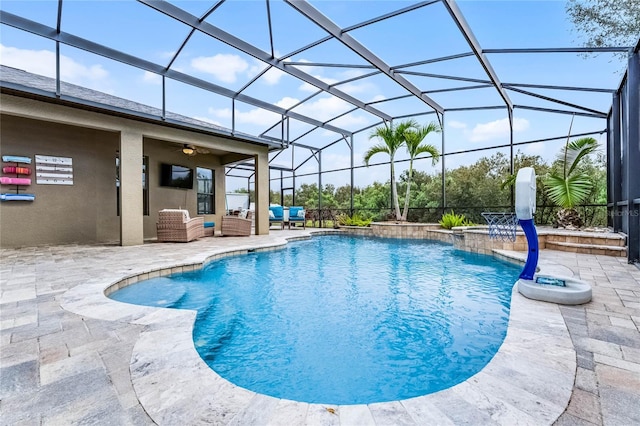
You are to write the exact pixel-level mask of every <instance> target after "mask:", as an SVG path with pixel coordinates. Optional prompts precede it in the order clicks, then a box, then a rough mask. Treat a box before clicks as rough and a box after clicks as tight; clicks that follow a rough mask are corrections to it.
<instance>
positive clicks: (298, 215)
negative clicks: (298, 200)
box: [289, 206, 307, 229]
mask: <svg viewBox="0 0 640 426" xmlns="http://www.w3.org/2000/svg"><path fill="white" fill-rule="evenodd" d="M306 214H307V212H306V211H305V210H304V207H300V206H291V207H289V229H291V224H293V227H294V228H295V227H296V223H301V224H302V227H303V228H304V229H307V218H306Z"/></svg>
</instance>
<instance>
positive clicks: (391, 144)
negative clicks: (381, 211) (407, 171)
mask: <svg viewBox="0 0 640 426" xmlns="http://www.w3.org/2000/svg"><path fill="white" fill-rule="evenodd" d="M416 125H417V123H416V122H415V121H414V120H408V121H403V122H401V123H400V124H398V125H397V126H396V125H394V124H393V123H389V124H387V123H386V122H385V124H384V126H378V127H376V128H375V129H373V132H372V133H371V135H369V139H373V138H377V139H380V140H381V141H382V142H380V143H378V144H376V145H374V146H372V147H371V148H369V149H368V150H367V152H365V153H364V164H366V165H367V166H368V165H369V160H371V157H373V156H374V155H376V154H380V153H384V154H387V155H389V166H390V167H391V182H390V185H391V202H392V203H393V207H394V208H395V212H396V219H397V220H401V219H402V216H401V215H400V205H399V203H398V189H397V187H396V174H395V165H394V158H395V155H396V152H397V151H398V149H399V148H400V147H401V146H402V145H404V143H405V132H406V131H407V130H409V129H411V128H413V127H415V126H416Z"/></svg>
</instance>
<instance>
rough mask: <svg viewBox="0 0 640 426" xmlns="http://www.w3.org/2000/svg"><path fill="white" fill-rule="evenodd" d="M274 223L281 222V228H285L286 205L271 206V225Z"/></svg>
mask: <svg viewBox="0 0 640 426" xmlns="http://www.w3.org/2000/svg"><path fill="white" fill-rule="evenodd" d="M272 223H279V224H280V229H284V207H282V206H269V226H271V224H272Z"/></svg>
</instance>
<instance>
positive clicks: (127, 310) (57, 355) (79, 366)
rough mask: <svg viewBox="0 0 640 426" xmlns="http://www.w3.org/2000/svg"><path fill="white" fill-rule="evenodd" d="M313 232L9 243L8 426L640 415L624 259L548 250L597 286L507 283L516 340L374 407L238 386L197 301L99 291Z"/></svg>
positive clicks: (638, 336) (637, 313)
mask: <svg viewBox="0 0 640 426" xmlns="http://www.w3.org/2000/svg"><path fill="white" fill-rule="evenodd" d="M312 231H313V230H306V231H305V230H300V229H296V230H290V231H288V230H284V231H272V232H271V234H270V235H268V236H251V237H248V238H247V237H232V238H219V237H216V238H204V239H202V240H199V241H195V242H191V243H188V244H171V243H164V244H161V243H153V244H145V245H144V246H135V247H119V246H108V245H96V246H83V245H67V246H47V247H34V248H23V249H1V250H0V256H1V257H0V261H1V263H0V284H1V294H0V344H1V346H0V349H1V352H0V399H1V400H0V422H1V423H2V424H3V425H5V424H6V425H37V424H46V425H49V424H51V425H53V424H110V425H112V424H123V425H125V424H135V425H138V424H139V425H145V424H154V423H159V424H170V425H173V424H181V425H183V424H198V423H207V422H208V423H210V424H224V423H228V424H238V425H253V424H255V425H263V424H281V425H293V424H323V425H324V424H343V425H365V424H378V425H387V424H536V425H537V424H550V423H553V422H555V423H556V424H558V425H578V424H584V425H589V424H606V425H609V424H612V425H613V424H617V425H633V424H640V331H639V328H640V270H638V269H637V268H636V267H634V266H631V265H627V264H626V261H625V260H624V259H621V258H614V257H606V256H592V255H581V254H575V253H565V252H555V251H542V252H541V256H540V258H541V260H540V266H541V268H542V269H543V270H546V271H558V272H559V273H563V274H564V275H566V274H567V273H570V272H572V273H573V274H574V275H575V276H576V277H579V278H581V279H583V280H586V281H588V282H590V283H591V284H592V285H593V301H592V302H591V303H589V304H586V305H582V306H574V307H569V306H559V307H558V306H557V305H554V304H548V303H543V302H536V301H530V300H528V299H525V298H524V297H522V296H521V295H519V294H518V293H514V295H513V300H512V311H511V317H510V324H509V332H508V335H507V338H506V339H505V343H504V344H503V346H502V347H501V349H500V351H499V352H498V354H496V356H495V357H494V359H493V360H492V361H491V363H490V364H489V365H488V366H487V367H486V368H485V369H484V370H483V371H481V372H480V373H478V374H477V375H476V376H474V377H472V378H470V379H469V380H467V381H466V382H464V383H461V384H460V385H457V386H455V387H454V388H451V389H448V390H445V391H442V392H438V393H436V394H432V395H428V396H425V397H420V398H412V399H409V400H404V401H400V402H393V403H382V404H370V405H368V406H367V405H356V406H339V407H329V406H323V405H320V404H305V403H298V402H294V401H286V400H278V399H276V398H271V397H268V396H265V395H259V394H255V393H253V392H249V391H246V390H244V389H241V388H238V387H235V386H233V385H232V384H230V383H228V382H226V381H225V380H223V379H221V378H219V376H217V374H215V373H214V372H213V371H211V370H209V369H208V368H207V367H206V365H204V363H203V362H202V361H201V360H200V359H199V357H198V356H197V353H196V352H195V349H194V348H193V342H192V340H191V333H190V330H191V325H192V322H193V318H194V314H193V312H190V311H178V310H168V309H155V308H149V307H140V306H133V305H126V304H120V303H117V302H113V301H111V300H110V299H107V298H106V297H104V295H103V294H102V290H104V289H105V288H106V287H108V286H109V285H110V284H113V283H115V282H118V281H120V280H121V279H122V278H124V277H128V276H136V275H138V274H142V273H148V272H149V271H159V270H162V269H165V268H171V267H174V266H175V265H192V264H197V263H201V262H203V261H204V260H205V259H207V258H210V257H211V256H215V255H217V254H220V253H223V252H225V251H229V250H233V251H240V252H241V251H243V250H247V249H250V248H257V247H263V248H267V247H274V246H279V245H282V244H284V243H285V239H286V238H288V237H301V236H306V235H309V233H310V232H312ZM506 254H508V255H511V256H520V257H522V256H524V254H523V253H515V252H511V253H506ZM189 267H190V266H187V268H189ZM136 279H137V278H135V279H132V280H133V281H135V280H136ZM574 379H575V380H574ZM569 397H570V399H569ZM327 408H332V409H334V410H335V412H336V414H333V413H332V412H330V411H329V410H327ZM558 416H559V417H558Z"/></svg>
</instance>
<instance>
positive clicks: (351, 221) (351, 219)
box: [336, 213, 371, 226]
mask: <svg viewBox="0 0 640 426" xmlns="http://www.w3.org/2000/svg"><path fill="white" fill-rule="evenodd" d="M336 219H337V220H338V224H339V225H342V226H369V224H370V223H371V218H365V217H364V216H362V215H361V214H359V213H354V214H353V216H349V215H348V214H339V215H338V216H337V218H336Z"/></svg>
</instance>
